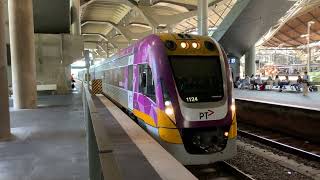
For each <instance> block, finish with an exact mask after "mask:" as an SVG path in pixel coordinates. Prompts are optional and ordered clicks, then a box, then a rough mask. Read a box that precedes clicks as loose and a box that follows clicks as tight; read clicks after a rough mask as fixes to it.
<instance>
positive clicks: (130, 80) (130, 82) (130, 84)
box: [128, 65, 133, 91]
mask: <svg viewBox="0 0 320 180" xmlns="http://www.w3.org/2000/svg"><path fill="white" fill-rule="evenodd" d="M132 89H133V65H130V66H129V67H128V90H129V91H132Z"/></svg>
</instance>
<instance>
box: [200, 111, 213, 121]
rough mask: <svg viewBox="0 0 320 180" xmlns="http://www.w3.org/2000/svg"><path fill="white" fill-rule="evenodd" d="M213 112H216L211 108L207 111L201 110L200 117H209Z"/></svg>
mask: <svg viewBox="0 0 320 180" xmlns="http://www.w3.org/2000/svg"><path fill="white" fill-rule="evenodd" d="M212 114H214V112H213V111H211V110H208V111H206V112H200V113H199V116H200V119H208V117H209V116H211V115H212Z"/></svg>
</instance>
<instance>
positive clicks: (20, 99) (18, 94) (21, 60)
mask: <svg viewBox="0 0 320 180" xmlns="http://www.w3.org/2000/svg"><path fill="white" fill-rule="evenodd" d="M32 6H33V5H32V0H23V1H21V0H9V1H8V10H9V30H10V45H11V60H12V62H11V64H12V65H11V66H12V88H13V104H14V107H15V108H17V109H32V108H36V107H37V89H36V63H35V48H34V46H35V45H34V25H33V7H32Z"/></svg>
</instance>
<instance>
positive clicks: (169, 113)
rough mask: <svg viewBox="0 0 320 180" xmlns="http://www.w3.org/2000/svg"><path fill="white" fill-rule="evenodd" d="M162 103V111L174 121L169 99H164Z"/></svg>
mask: <svg viewBox="0 0 320 180" xmlns="http://www.w3.org/2000/svg"><path fill="white" fill-rule="evenodd" d="M164 105H165V109H164V112H165V113H166V114H167V115H168V116H169V118H170V119H171V120H173V121H174V120H175V117H174V110H173V107H172V103H171V101H165V102H164Z"/></svg>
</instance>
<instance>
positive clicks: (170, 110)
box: [164, 107, 174, 117]
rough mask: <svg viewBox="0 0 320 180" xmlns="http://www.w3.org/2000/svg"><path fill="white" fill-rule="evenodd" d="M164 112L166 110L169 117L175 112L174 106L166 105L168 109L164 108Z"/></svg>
mask: <svg viewBox="0 0 320 180" xmlns="http://www.w3.org/2000/svg"><path fill="white" fill-rule="evenodd" d="M164 112H165V113H166V114H167V115H168V116H169V117H170V116H172V115H173V114H174V113H173V108H172V107H166V109H165V110H164Z"/></svg>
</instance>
